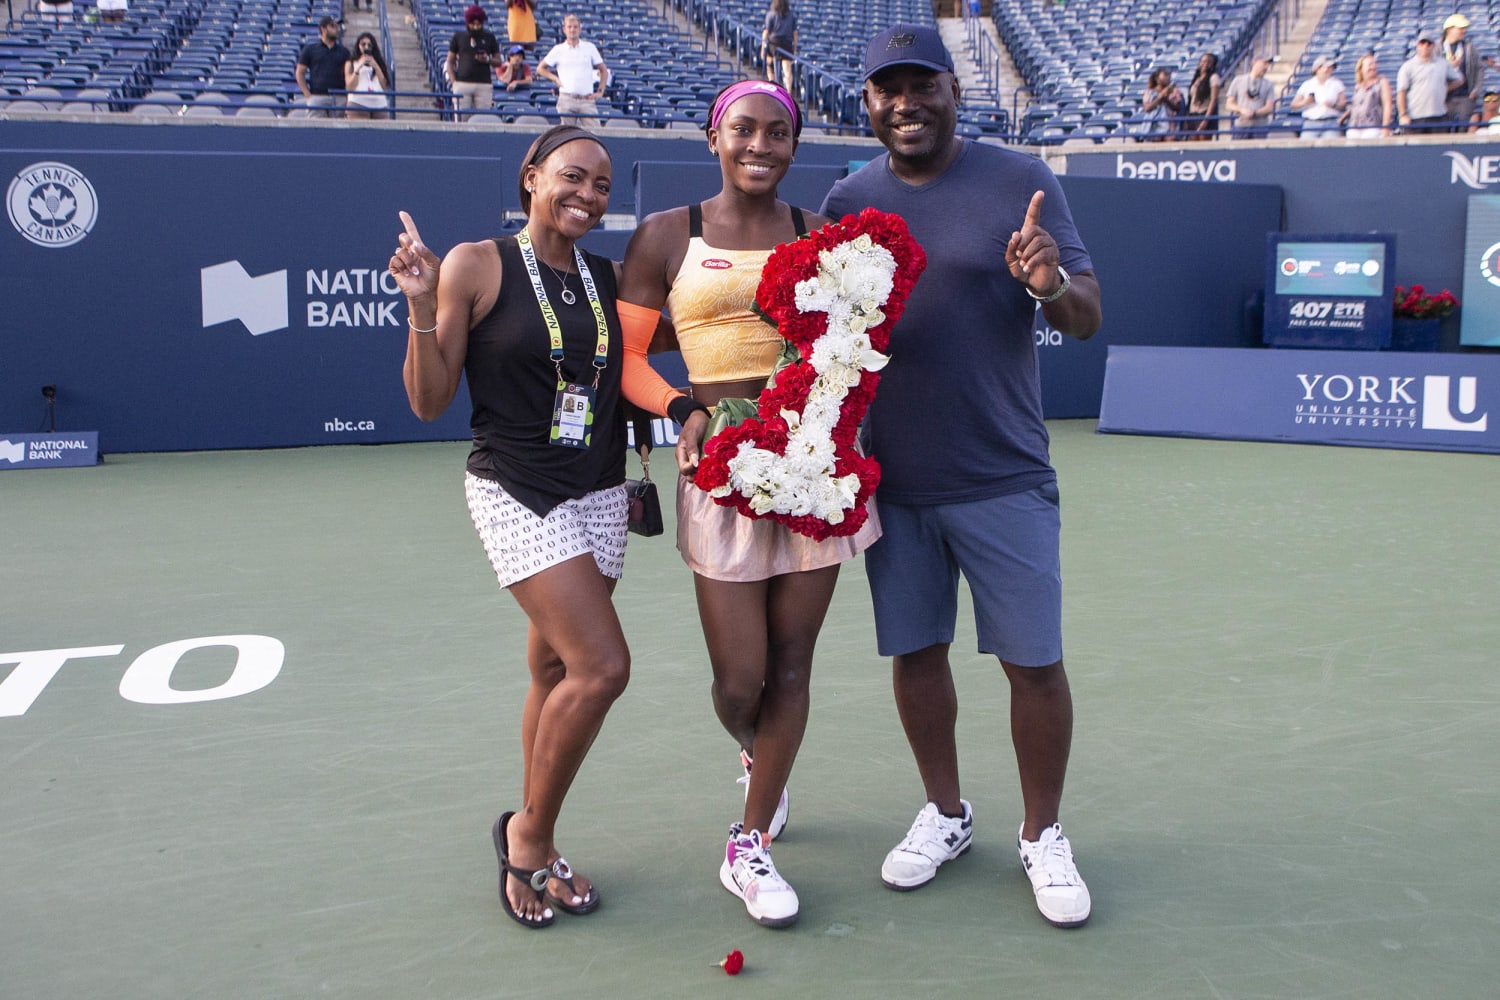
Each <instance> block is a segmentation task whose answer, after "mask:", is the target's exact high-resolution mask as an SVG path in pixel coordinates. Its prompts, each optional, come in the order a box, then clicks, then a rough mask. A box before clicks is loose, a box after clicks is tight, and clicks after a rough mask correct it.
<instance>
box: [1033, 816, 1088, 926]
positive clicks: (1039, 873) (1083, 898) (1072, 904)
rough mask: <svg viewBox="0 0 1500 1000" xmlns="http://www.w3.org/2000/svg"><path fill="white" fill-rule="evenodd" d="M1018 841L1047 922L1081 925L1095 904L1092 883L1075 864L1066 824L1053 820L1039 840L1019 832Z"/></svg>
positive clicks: (1061, 924) (1062, 924) (1037, 903)
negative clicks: (1086, 882)
mask: <svg viewBox="0 0 1500 1000" xmlns="http://www.w3.org/2000/svg"><path fill="white" fill-rule="evenodd" d="M1016 842H1017V846H1018V847H1019V848H1020V851H1021V864H1022V865H1024V866H1025V867H1026V875H1027V877H1029V878H1030V879H1031V888H1032V891H1034V892H1035V893H1036V908H1037V909H1038V910H1041V911H1042V916H1044V917H1046V918H1047V922H1048V923H1049V924H1052V925H1053V926H1054V927H1077V926H1079V925H1080V924H1082V923H1083V922H1084V921H1085V920H1087V919H1088V918H1089V911H1090V910H1091V909H1092V908H1093V903H1092V901H1091V900H1090V899H1089V887H1088V886H1086V885H1084V884H1083V878H1082V877H1081V876H1079V874H1078V869H1077V868H1076V867H1075V866H1074V865H1073V848H1072V846H1071V845H1070V844H1069V843H1068V838H1067V837H1064V836H1063V832H1062V827H1061V826H1059V825H1058V824H1056V823H1053V824H1052V825H1051V826H1049V827H1047V829H1045V830H1043V831H1042V835H1041V837H1040V838H1039V839H1037V840H1022V839H1021V838H1020V835H1019V834H1017V835H1016Z"/></svg>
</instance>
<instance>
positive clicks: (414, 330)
mask: <svg viewBox="0 0 1500 1000" xmlns="http://www.w3.org/2000/svg"><path fill="white" fill-rule="evenodd" d="M406 325H407V326H409V327H411V332H412V333H437V320H433V322H432V327H431V329H428V330H424V329H422V328H421V327H420V326H417V325H416V324H415V323H413V322H412V321H411V320H410V319H407V321H406Z"/></svg>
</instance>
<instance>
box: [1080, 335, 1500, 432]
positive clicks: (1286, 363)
mask: <svg viewBox="0 0 1500 1000" xmlns="http://www.w3.org/2000/svg"><path fill="white" fill-rule="evenodd" d="M1491 411H1494V413H1493V414H1492V412H1491ZM1492 415H1493V416H1495V417H1496V418H1497V419H1496V420H1491V419H1490V417H1491V416H1492ZM1099 430H1100V431H1101V432H1104V433H1110V434H1152V435H1162V436H1166V437H1201V438H1222V439H1227V440H1237V441H1284V442H1291V443H1297V444H1338V445H1358V446H1361V447H1367V448H1412V449H1418V450H1430V451H1473V452H1491V453H1494V452H1500V358H1496V357H1487V356H1481V355H1474V354H1410V353H1395V352H1390V353H1385V352H1382V353H1374V352H1368V353H1367V352H1357V351H1268V350H1256V349H1239V348H1172V347H1130V346H1123V347H1111V348H1110V349H1109V359H1108V362H1107V364H1106V366H1105V375H1104V399H1103V402H1102V404H1101V406H1100V413H1099Z"/></svg>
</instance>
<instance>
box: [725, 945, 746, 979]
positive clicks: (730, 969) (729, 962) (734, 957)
mask: <svg viewBox="0 0 1500 1000" xmlns="http://www.w3.org/2000/svg"><path fill="white" fill-rule="evenodd" d="M744 967H745V956H744V955H741V954H740V950H739V949H738V948H736V949H734V951H731V952H730V953H729V954H727V955H725V956H724V957H723V959H721V960H720V962H719V968H721V969H723V970H724V971H725V972H727V973H728V974H729V975H731V976H738V975H739V974H740V970H741V969H743V968H744Z"/></svg>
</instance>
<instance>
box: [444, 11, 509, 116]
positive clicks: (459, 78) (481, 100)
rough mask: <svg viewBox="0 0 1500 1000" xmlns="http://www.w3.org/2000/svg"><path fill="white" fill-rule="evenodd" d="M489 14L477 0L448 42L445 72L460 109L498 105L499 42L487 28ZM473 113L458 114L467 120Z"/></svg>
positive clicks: (480, 109)
mask: <svg viewBox="0 0 1500 1000" xmlns="http://www.w3.org/2000/svg"><path fill="white" fill-rule="evenodd" d="M487 20H489V15H488V14H486V13H485V12H484V8H483V7H481V6H479V5H478V4H477V3H476V4H473V5H471V6H470V7H469V8H468V9H467V10H465V11H464V30H463V31H457V32H454V34H453V38H452V40H451V41H449V42H448V59H447V62H446V63H444V65H443V72H444V74H445V75H446V76H447V77H448V80H449V81H450V82H451V85H452V87H453V97H454V105H455V107H456V108H457V110H458V111H459V112H463V111H488V110H489V109H490V108H492V107H494V106H495V69H496V68H497V66H498V64H499V62H500V58H499V57H500V43H499V42H498V41H496V40H495V36H494V35H492V34H490V32H489V31H488V30H486V29H485V26H484V23H485V21H487ZM472 117H474V116H473V115H465V114H462V113H461V114H460V115H459V121H468V120H469V119H470V118H472Z"/></svg>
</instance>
